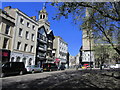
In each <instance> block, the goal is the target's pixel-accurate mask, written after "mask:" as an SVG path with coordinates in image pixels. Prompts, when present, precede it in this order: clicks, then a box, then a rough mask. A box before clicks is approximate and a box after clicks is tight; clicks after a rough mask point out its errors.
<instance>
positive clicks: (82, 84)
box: [1, 69, 120, 90]
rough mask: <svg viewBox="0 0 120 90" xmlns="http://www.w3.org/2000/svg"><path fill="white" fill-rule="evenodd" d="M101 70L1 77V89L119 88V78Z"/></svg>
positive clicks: (76, 89) (110, 89) (94, 89)
mask: <svg viewBox="0 0 120 90" xmlns="http://www.w3.org/2000/svg"><path fill="white" fill-rule="evenodd" d="M102 73H104V71H101V70H75V69H74V70H64V71H53V72H43V73H35V74H26V75H22V76H20V75H18V76H10V77H5V78H2V79H1V80H2V90H21V89H22V90H26V89H27V90H53V89H54V90H58V89H62V90H65V89H74V90H78V89H81V88H86V89H89V88H92V89H93V90H96V89H99V88H102V89H104V90H107V89H109V90H112V89H114V88H115V89H119V88H120V79H116V78H114V77H110V76H105V75H102Z"/></svg>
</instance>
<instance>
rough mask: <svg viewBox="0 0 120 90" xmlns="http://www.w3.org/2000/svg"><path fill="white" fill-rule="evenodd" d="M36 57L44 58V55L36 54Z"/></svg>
mask: <svg viewBox="0 0 120 90" xmlns="http://www.w3.org/2000/svg"><path fill="white" fill-rule="evenodd" d="M37 58H45V56H44V55H37Z"/></svg>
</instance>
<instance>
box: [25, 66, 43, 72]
mask: <svg viewBox="0 0 120 90" xmlns="http://www.w3.org/2000/svg"><path fill="white" fill-rule="evenodd" d="M26 69H27V72H31V73H35V72H43V68H40V66H39V65H29V66H27V67H26Z"/></svg>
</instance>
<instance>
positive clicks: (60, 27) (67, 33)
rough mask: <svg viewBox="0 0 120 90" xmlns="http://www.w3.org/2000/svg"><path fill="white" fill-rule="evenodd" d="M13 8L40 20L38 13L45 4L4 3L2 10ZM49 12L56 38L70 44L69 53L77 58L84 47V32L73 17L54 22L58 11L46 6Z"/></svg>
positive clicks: (51, 26)
mask: <svg viewBox="0 0 120 90" xmlns="http://www.w3.org/2000/svg"><path fill="white" fill-rule="evenodd" d="M6 6H11V7H12V8H18V9H19V10H21V11H22V12H24V13H25V14H27V15H28V16H36V17H37V18H38V11H39V10H41V9H42V7H43V2H2V8H4V7H6ZM46 10H47V12H48V20H49V22H50V28H51V29H52V30H53V33H54V35H55V36H61V37H62V38H63V40H64V41H65V42H67V43H68V51H69V53H70V54H71V55H72V56H76V55H77V54H78V52H79V49H80V47H81V45H82V32H81V31H80V30H79V27H78V26H77V25H75V24H74V23H72V16H69V18H68V19H65V18H64V17H62V18H61V19H60V20H53V19H52V17H55V15H56V13H57V10H56V8H54V7H53V6H51V5H49V3H48V4H47V6H46Z"/></svg>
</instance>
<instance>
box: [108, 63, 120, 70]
mask: <svg viewBox="0 0 120 90" xmlns="http://www.w3.org/2000/svg"><path fill="white" fill-rule="evenodd" d="M109 67H110V68H113V69H114V68H120V64H115V65H110V66H109Z"/></svg>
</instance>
